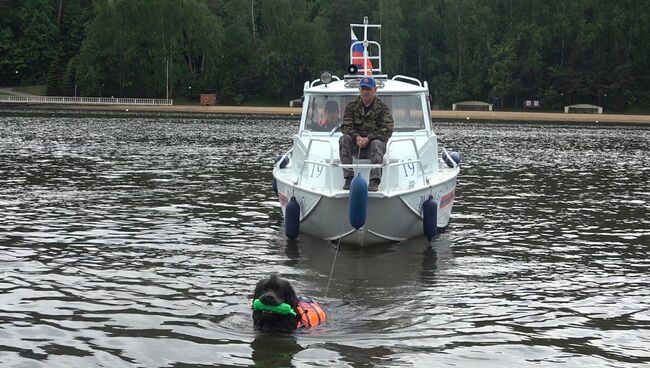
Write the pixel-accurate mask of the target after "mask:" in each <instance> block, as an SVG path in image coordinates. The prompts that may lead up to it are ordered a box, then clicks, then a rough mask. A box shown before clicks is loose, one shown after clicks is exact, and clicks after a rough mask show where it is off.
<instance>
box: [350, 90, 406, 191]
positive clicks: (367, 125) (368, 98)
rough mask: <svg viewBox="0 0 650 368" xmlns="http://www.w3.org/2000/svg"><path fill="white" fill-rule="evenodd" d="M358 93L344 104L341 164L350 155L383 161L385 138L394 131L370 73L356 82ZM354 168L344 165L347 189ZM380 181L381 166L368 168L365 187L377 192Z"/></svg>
mask: <svg viewBox="0 0 650 368" xmlns="http://www.w3.org/2000/svg"><path fill="white" fill-rule="evenodd" d="M359 89H360V93H359V97H357V98H355V99H354V100H352V101H350V103H349V104H348V105H347V106H346V107H345V113H344V114H343V125H342V127H341V132H342V133H343V136H342V137H341V139H339V156H340V158H341V163H342V164H351V163H352V157H353V155H354V156H355V157H356V156H357V155H358V157H359V158H364V159H367V158H370V163H372V164H381V163H383V161H384V153H385V152H386V142H388V138H390V136H391V135H392V134H393V115H392V114H391V112H390V109H389V107H388V105H386V104H385V103H384V102H383V101H382V100H380V99H379V98H378V97H377V96H376V94H377V84H376V82H375V80H374V79H373V78H372V77H364V78H362V79H361V81H360V83H359ZM353 176H354V172H353V171H352V170H350V169H343V178H345V185H343V189H344V190H349V189H350V182H351V181H352V177H353ZM380 182H381V169H372V170H370V182H369V183H368V190H369V191H371V192H376V191H377V190H378V188H379V183H380Z"/></svg>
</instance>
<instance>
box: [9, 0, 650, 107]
mask: <svg viewBox="0 0 650 368" xmlns="http://www.w3.org/2000/svg"><path fill="white" fill-rule="evenodd" d="M364 16H368V18H369V20H370V23H381V25H382V28H381V30H380V31H378V32H375V33H374V34H373V38H374V39H375V40H377V41H379V42H380V43H381V45H382V52H383V72H384V73H387V74H389V75H395V74H402V75H409V76H414V77H417V78H420V79H423V80H428V81H429V88H430V91H431V95H432V98H433V101H434V104H437V105H440V106H441V107H448V106H450V105H451V104H452V103H453V102H457V101H462V100H470V99H471V100H482V101H488V102H490V103H494V104H495V105H496V106H497V107H498V108H504V109H509V108H521V107H522V104H523V101H524V100H527V99H538V100H540V101H542V104H543V105H544V107H545V108H548V109H557V108H560V107H561V106H563V105H566V104H570V103H593V104H597V105H604V106H605V107H606V108H607V109H609V110H614V111H622V110H625V109H628V108H630V107H634V108H637V107H643V108H650V73H649V72H648V65H650V37H648V36H647V35H648V34H650V32H649V31H650V2H648V1H637V0H617V1H604V0H572V1H566V0H544V1H539V0H0V85H21V84H45V85H46V86H47V93H48V94H49V95H64V96H66V95H67V96H73V95H78V96H115V97H118V96H119V97H153V98H165V97H169V98H175V97H180V96H184V97H190V98H196V97H197V96H198V94H200V93H206V92H208V93H216V94H217V96H218V100H219V101H220V102H221V103H232V104H240V103H244V102H246V101H249V100H254V99H265V100H274V101H286V99H290V98H297V97H299V96H300V95H301V93H302V86H303V83H304V82H305V81H307V80H313V79H316V78H317V77H318V75H319V73H320V72H321V71H323V70H329V71H332V72H334V74H336V75H339V76H342V75H343V74H345V72H346V69H347V64H348V62H349V46H350V31H349V30H350V28H349V24H350V23H361V22H362V20H363V17H364ZM358 36H359V37H361V35H360V34H359V35H358Z"/></svg>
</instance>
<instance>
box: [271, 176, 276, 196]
mask: <svg viewBox="0 0 650 368" xmlns="http://www.w3.org/2000/svg"><path fill="white" fill-rule="evenodd" d="M271 188H272V189H273V192H274V193H275V194H276V195H277V194H278V181H277V180H275V178H273V179H271Z"/></svg>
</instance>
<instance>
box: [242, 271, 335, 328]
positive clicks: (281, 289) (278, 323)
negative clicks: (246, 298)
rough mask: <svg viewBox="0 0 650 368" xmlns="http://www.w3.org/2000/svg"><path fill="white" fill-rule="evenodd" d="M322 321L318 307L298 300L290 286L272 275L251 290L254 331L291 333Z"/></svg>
mask: <svg viewBox="0 0 650 368" xmlns="http://www.w3.org/2000/svg"><path fill="white" fill-rule="evenodd" d="M283 304H284V305H283ZM326 318H327V315H326V314H325V311H323V309H322V308H321V307H320V305H319V304H318V303H316V302H314V301H312V300H310V299H306V298H302V297H299V296H298V295H297V294H296V291H295V290H294V289H293V287H292V286H291V284H290V283H289V282H288V281H287V280H283V279H281V278H280V277H278V276H277V275H276V274H272V275H271V276H270V277H269V278H267V279H263V280H260V281H259V282H258V283H257V286H255V291H254V292H253V324H254V326H255V328H256V329H257V330H260V331H264V332H293V331H295V330H296V329H297V328H310V327H314V326H316V325H318V324H319V323H322V322H324V321H325V319H326Z"/></svg>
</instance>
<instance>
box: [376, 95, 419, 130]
mask: <svg viewBox="0 0 650 368" xmlns="http://www.w3.org/2000/svg"><path fill="white" fill-rule="evenodd" d="M379 98H381V100H382V101H384V102H385V103H386V104H387V105H388V107H390V110H391V112H392V114H393V120H394V121H395V127H394V130H395V131H396V132H400V131H401V132H409V131H415V130H418V129H424V113H423V109H422V100H421V96H420V95H419V94H418V95H399V96H388V95H385V96H382V95H380V96H379Z"/></svg>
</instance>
